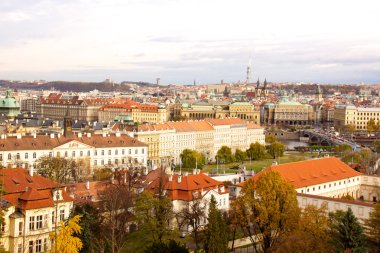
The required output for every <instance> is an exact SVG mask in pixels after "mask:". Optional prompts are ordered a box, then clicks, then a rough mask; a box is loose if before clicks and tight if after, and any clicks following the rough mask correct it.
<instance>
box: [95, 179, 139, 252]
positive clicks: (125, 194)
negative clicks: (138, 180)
mask: <svg viewBox="0 0 380 253" xmlns="http://www.w3.org/2000/svg"><path fill="white" fill-rule="evenodd" d="M99 198H100V201H101V203H102V205H100V212H101V214H102V215H101V217H98V218H99V219H101V225H100V227H101V231H102V232H103V233H102V237H101V240H102V241H104V242H105V243H106V244H105V245H104V246H109V248H110V250H111V252H112V253H114V252H120V250H121V249H123V247H124V246H125V245H126V243H127V235H128V230H129V225H130V223H131V219H132V213H131V211H130V209H131V208H132V206H133V201H134V192H133V191H130V190H129V188H128V186H127V185H125V184H108V185H107V187H106V188H105V189H104V190H103V191H100V192H99Z"/></svg>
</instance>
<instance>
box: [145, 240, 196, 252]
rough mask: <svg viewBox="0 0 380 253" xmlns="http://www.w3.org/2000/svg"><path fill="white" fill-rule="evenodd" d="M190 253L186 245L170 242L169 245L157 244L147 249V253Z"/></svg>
mask: <svg viewBox="0 0 380 253" xmlns="http://www.w3.org/2000/svg"><path fill="white" fill-rule="evenodd" d="M151 252H154V253H188V252H189V250H188V249H187V248H186V246H185V245H182V244H180V243H179V242H177V241H174V240H170V241H169V243H163V242H155V243H152V244H151V245H150V246H148V247H147V248H146V249H145V253H151Z"/></svg>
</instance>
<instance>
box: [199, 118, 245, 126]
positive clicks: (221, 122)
mask: <svg viewBox="0 0 380 253" xmlns="http://www.w3.org/2000/svg"><path fill="white" fill-rule="evenodd" d="M206 121H208V122H209V123H210V124H211V125H213V126H218V125H234V124H246V123H247V122H246V121H245V120H242V119H240V118H226V119H206Z"/></svg>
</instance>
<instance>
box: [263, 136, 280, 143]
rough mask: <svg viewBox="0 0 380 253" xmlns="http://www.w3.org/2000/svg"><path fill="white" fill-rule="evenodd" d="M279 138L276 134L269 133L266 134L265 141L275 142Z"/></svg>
mask: <svg viewBox="0 0 380 253" xmlns="http://www.w3.org/2000/svg"><path fill="white" fill-rule="evenodd" d="M276 141H277V139H276V137H275V136H274V135H267V136H265V142H266V143H273V142H276Z"/></svg>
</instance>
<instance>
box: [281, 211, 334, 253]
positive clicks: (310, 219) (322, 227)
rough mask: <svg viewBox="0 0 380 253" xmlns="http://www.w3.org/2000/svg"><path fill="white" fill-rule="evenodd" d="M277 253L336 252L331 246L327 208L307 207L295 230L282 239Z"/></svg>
mask: <svg viewBox="0 0 380 253" xmlns="http://www.w3.org/2000/svg"><path fill="white" fill-rule="evenodd" d="M280 244H281V247H278V248H277V249H276V250H275V252H276V253H286V252H293V253H303V252H326V253H327V252H334V250H333V247H332V245H331V244H330V234H329V216H328V213H327V206H326V205H324V206H322V207H320V208H318V207H316V206H314V205H309V206H306V207H305V209H304V210H303V211H302V213H301V215H300V219H299V221H298V224H297V226H296V228H295V230H294V231H293V232H292V233H289V234H287V235H285V236H283V237H282V238H281V242H280Z"/></svg>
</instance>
